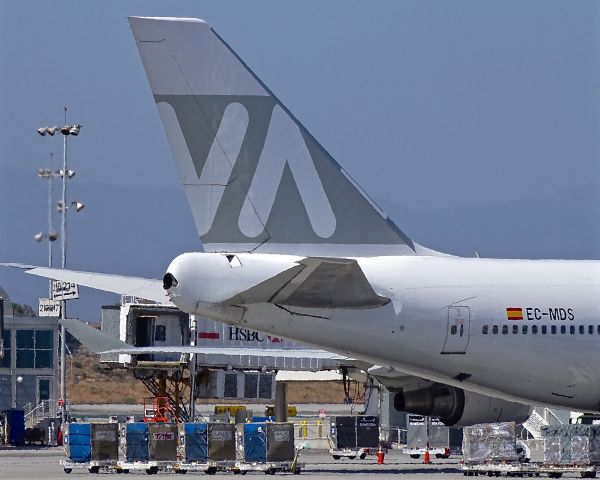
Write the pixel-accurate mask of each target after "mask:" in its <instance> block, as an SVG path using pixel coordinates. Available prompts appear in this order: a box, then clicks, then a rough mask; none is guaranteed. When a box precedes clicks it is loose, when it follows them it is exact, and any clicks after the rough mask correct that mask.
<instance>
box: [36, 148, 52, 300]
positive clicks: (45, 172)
mask: <svg viewBox="0 0 600 480" xmlns="http://www.w3.org/2000/svg"><path fill="white" fill-rule="evenodd" d="M52 157H53V154H52V153H51V154H50V166H51V167H52ZM57 174H58V172H54V171H53V170H52V169H51V168H40V169H39V170H38V177H40V178H45V179H47V180H48V231H47V232H39V233H36V234H35V235H34V236H33V239H34V240H35V241H36V242H41V241H42V240H43V239H45V238H47V239H48V267H50V268H52V243H53V242H55V241H56V239H57V238H58V233H56V232H55V231H54V226H53V225H52V180H54V177H56V176H57ZM48 298H52V280H50V282H49V285H48Z"/></svg>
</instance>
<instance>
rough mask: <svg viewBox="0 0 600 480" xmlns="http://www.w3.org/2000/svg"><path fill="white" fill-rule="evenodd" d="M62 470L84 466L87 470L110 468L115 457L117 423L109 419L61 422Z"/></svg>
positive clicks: (97, 470)
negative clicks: (63, 455) (63, 451)
mask: <svg viewBox="0 0 600 480" xmlns="http://www.w3.org/2000/svg"><path fill="white" fill-rule="evenodd" d="M63 447H64V449H65V453H66V455H67V460H65V461H61V464H62V465H63V469H64V471H65V473H71V471H73V469H74V468H85V469H87V470H88V471H89V472H90V473H98V472H99V471H100V469H106V470H109V469H112V468H114V467H115V465H116V464H117V461H118V460H119V437H118V425H116V424H111V423H68V424H65V425H64V442H63Z"/></svg>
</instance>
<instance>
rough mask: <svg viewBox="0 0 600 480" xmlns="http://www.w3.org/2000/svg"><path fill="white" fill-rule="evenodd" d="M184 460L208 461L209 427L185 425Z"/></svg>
mask: <svg viewBox="0 0 600 480" xmlns="http://www.w3.org/2000/svg"><path fill="white" fill-rule="evenodd" d="M183 436H184V441H183V443H184V452H183V454H184V459H185V461H186V462H200V463H206V462H207V461H208V425H207V424H206V423H185V424H184V425H183Z"/></svg>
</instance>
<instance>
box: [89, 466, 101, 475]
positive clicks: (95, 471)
mask: <svg viewBox="0 0 600 480" xmlns="http://www.w3.org/2000/svg"><path fill="white" fill-rule="evenodd" d="M88 471H89V472H90V473H99V472H100V467H98V466H97V465H95V466H93V467H90V468H88Z"/></svg>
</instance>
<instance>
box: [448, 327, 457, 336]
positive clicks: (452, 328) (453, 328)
mask: <svg viewBox="0 0 600 480" xmlns="http://www.w3.org/2000/svg"><path fill="white" fill-rule="evenodd" d="M456 330H457V328H456V325H452V326H451V327H450V335H456Z"/></svg>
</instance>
